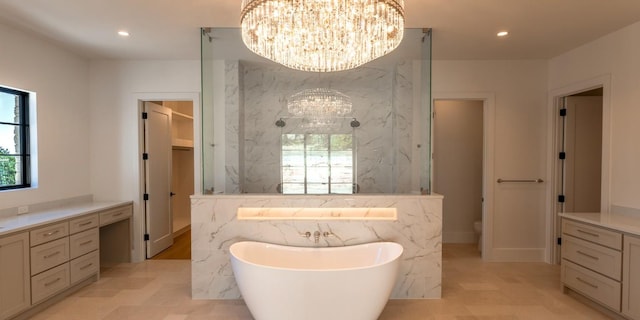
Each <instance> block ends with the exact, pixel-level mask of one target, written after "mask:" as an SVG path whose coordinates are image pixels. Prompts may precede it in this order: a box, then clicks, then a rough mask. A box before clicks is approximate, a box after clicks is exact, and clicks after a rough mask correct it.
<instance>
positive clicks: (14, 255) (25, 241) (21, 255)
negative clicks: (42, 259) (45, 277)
mask: <svg viewBox="0 0 640 320" xmlns="http://www.w3.org/2000/svg"><path fill="white" fill-rule="evenodd" d="M29 280H30V274H29V233H28V232H23V233H20V234H17V235H14V236H8V237H2V238H0V319H7V318H9V317H10V316H12V315H15V314H17V313H18V312H20V311H22V310H24V309H26V308H28V307H29V306H30V305H31V286H30V283H29V282H30V281H29Z"/></svg>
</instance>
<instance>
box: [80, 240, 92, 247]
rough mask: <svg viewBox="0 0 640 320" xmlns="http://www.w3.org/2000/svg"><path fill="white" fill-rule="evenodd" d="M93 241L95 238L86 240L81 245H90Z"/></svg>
mask: <svg viewBox="0 0 640 320" xmlns="http://www.w3.org/2000/svg"><path fill="white" fill-rule="evenodd" d="M91 242H93V240H88V241H85V242H83V243H81V244H80V245H81V246H86V245H88V244H89V243H91Z"/></svg>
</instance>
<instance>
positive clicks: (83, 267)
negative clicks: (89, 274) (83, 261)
mask: <svg viewBox="0 0 640 320" xmlns="http://www.w3.org/2000/svg"><path fill="white" fill-rule="evenodd" d="M92 265H93V263H89V264H88V265H86V266H82V267H80V270H84V269H86V268H89V267H91V266H92Z"/></svg>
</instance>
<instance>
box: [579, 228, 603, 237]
mask: <svg viewBox="0 0 640 320" xmlns="http://www.w3.org/2000/svg"><path fill="white" fill-rule="evenodd" d="M578 232H580V233H584V234H586V235H589V236H592V237H596V238H598V237H600V235H599V234H597V233H593V232H589V231H584V230H580V229H578Z"/></svg>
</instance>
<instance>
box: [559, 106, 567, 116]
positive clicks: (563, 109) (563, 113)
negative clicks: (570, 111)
mask: <svg viewBox="0 0 640 320" xmlns="http://www.w3.org/2000/svg"><path fill="white" fill-rule="evenodd" d="M560 116H561V117H566V116H567V109H565V108H562V109H560Z"/></svg>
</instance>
